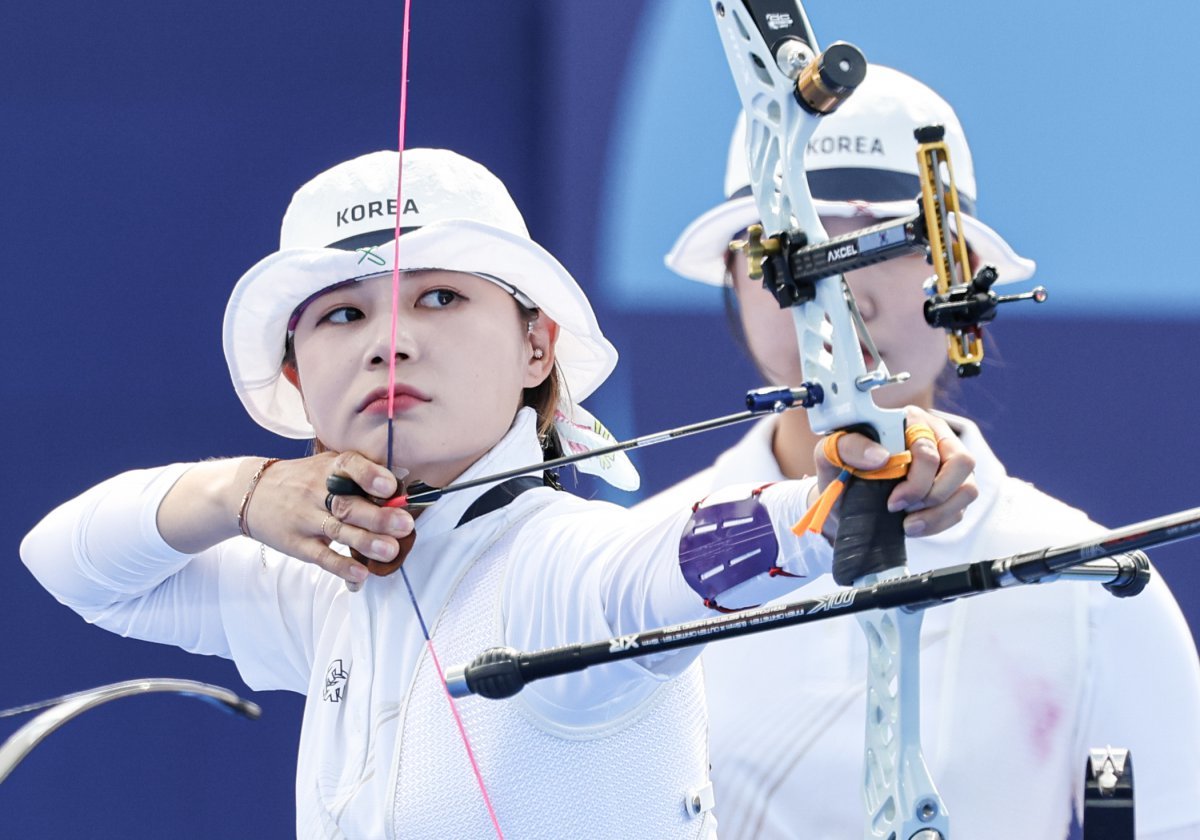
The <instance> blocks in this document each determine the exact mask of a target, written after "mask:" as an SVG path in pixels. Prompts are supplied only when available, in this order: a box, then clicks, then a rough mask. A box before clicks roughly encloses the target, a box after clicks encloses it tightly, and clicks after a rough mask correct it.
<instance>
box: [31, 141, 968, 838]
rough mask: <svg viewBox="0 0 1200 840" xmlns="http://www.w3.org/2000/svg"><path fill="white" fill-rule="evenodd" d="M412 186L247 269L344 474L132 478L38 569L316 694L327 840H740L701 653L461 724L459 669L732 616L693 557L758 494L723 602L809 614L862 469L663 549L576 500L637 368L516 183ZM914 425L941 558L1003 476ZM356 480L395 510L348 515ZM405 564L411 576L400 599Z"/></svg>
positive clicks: (779, 496) (263, 409) (303, 235)
mask: <svg viewBox="0 0 1200 840" xmlns="http://www.w3.org/2000/svg"><path fill="white" fill-rule="evenodd" d="M402 165H403V175H402V180H401V183H402V185H403V199H402V203H401V202H400V201H397V199H396V196H397V171H398V169H399V168H400V162H399V160H398V156H397V154H396V153H394V152H378V153H375V154H370V155H366V156H364V157H360V158H357V159H355V160H351V161H349V162H346V163H343V164H340V165H338V166H336V167H334V168H333V169H331V170H329V171H327V172H324V173H322V174H320V175H318V176H317V177H315V178H314V179H313V180H311V181H310V182H309V183H307V184H305V185H304V186H303V187H301V189H300V190H299V191H298V192H297V193H296V195H295V197H294V198H293V200H292V202H291V205H290V206H289V208H288V211H287V214H286V215H285V217H284V220H283V226H282V231H281V242H280V250H279V251H277V252H276V253H274V254H272V255H270V256H268V257H266V258H265V259H263V260H261V261H260V262H259V263H258V264H257V265H255V266H254V267H252V268H251V269H250V270H249V271H247V272H246V273H245V274H244V275H243V276H242V278H241V279H240V280H239V281H238V283H237V285H236V287H235V288H234V291H233V294H232V296H231V298H230V301H229V305H228V308H227V310H226V317H225V328H224V343H225V353H226V358H227V361H228V364H229V371H230V375H231V377H232V380H233V385H234V388H235V390H236V391H237V393H238V395H239V397H240V398H241V400H242V402H243V404H244V405H245V407H246V409H247V411H248V412H249V413H250V415H251V417H253V418H254V419H255V420H256V421H257V422H258V423H259V424H260V425H262V426H264V427H265V428H267V429H270V430H272V431H274V432H277V433H279V434H281V435H284V436H286V437H292V438H305V437H308V438H312V439H313V440H314V441H315V447H314V448H315V450H316V451H317V454H315V455H312V456H311V457H307V458H300V459H295V460H288V461H276V460H274V459H264V458H233V459H225V460H216V461H206V462H203V463H199V464H174V465H170V466H165V467H161V468H158V469H149V470H137V471H133V472H128V473H124V474H121V475H118V476H116V477H114V478H112V479H109V480H108V481H105V482H103V483H101V484H100V485H98V486H96V487H94V488H92V489H91V490H89V491H87V492H85V493H84V494H83V495H81V496H79V497H78V498H76V499H73V500H71V501H69V502H67V503H65V504H64V505H62V506H61V507H59V508H58V509H56V510H55V511H53V512H51V513H50V514H49V515H48V516H47V517H46V518H45V519H44V520H43V521H42V522H41V523H40V524H39V525H38V526H37V527H36V528H35V529H34V530H33V531H32V532H31V533H30V534H29V535H28V536H27V537H26V539H25V541H24V542H23V544H22V547H21V554H22V558H23V559H24V561H25V562H26V564H27V565H28V566H29V567H30V569H31V570H32V571H33V573H34V574H35V575H36V576H37V578H38V579H39V580H40V581H41V582H42V584H43V585H44V586H45V587H46V588H47V589H48V590H50V592H52V593H53V594H54V596H55V597H56V598H58V599H59V600H60V601H61V602H63V603H64V604H66V605H68V606H70V607H71V608H72V609H74V610H76V611H77V612H79V613H80V614H81V615H82V616H84V617H85V618H86V619H87V620H88V621H90V622H93V623H96V624H99V625H100V626H102V627H104V628H106V629H108V630H111V631H113V632H117V633H120V634H122V635H127V636H134V637H137V638H143V639H149V640H154V641H159V642H165V643H170V644H175V645H179V646H181V647H183V648H185V649H187V650H189V651H195V652H198V653H208V654H217V655H220V656H225V657H229V658H231V659H233V660H234V661H235V662H236V663H237V666H238V668H239V670H240V672H241V674H242V676H243V678H244V679H245V681H246V682H247V684H248V685H250V686H251V687H253V688H256V689H288V690H292V691H296V692H300V693H303V694H305V695H306V696H307V705H306V708H305V713H304V723H303V730H302V733H301V743H300V755H299V761H298V771H297V772H298V775H297V780H296V802H297V832H298V834H300V835H302V836H306V837H383V836H389V837H390V836H396V835H403V836H406V837H483V836H488V835H490V834H493V833H494V834H497V835H499V834H500V832H501V830H503V831H505V832H507V833H509V834H510V835H511V836H514V837H525V836H531V835H534V834H537V835H538V836H553V837H584V836H598V835H603V836H611V837H656V838H666V837H706V836H711V835H712V834H713V831H714V823H713V819H712V817H711V814H709V813H708V808H709V802H710V801H711V800H710V797H709V796H708V791H707V785H708V757H707V744H706V730H705V713H704V700H703V692H702V689H701V685H700V676H699V671H698V668H697V667H696V666H695V665H694V660H695V658H696V651H694V650H693V651H680V652H673V653H668V654H661V655H658V656H653V657H645V658H643V659H641V660H628V661H626V662H623V663H620V664H615V665H612V666H609V667H606V668H599V669H594V670H592V671H589V672H587V673H585V674H580V675H572V676H567V677H560V678H556V679H552V680H546V681H543V682H539V683H537V684H536V685H534V686H531V687H529V688H527V689H526V690H525V691H524V692H523V693H522V694H521V695H519V696H518V697H517V698H514V699H513V700H511V701H508V702H505V703H490V702H485V701H480V700H474V699H472V700H468V701H464V702H463V703H461V704H460V705H459V707H457V708H456V707H453V706H448V705H447V697H446V695H445V689H444V685H443V683H442V680H441V667H440V665H439V663H438V658H439V657H440V660H441V661H443V662H459V661H465V660H467V659H469V658H471V657H472V656H473V655H474V654H475V653H477V652H479V651H481V650H483V649H485V648H487V647H491V646H493V645H497V644H506V645H511V646H513V647H516V648H520V649H533V648H542V647H547V646H552V645H560V644H566V643H570V642H575V641H590V640H595V639H601V638H606V637H611V636H614V635H619V634H624V633H628V632H631V631H636V630H642V629H645V628H647V627H652V626H657V625H660V624H667V623H673V622H678V621H683V620H687V619H692V618H697V617H702V616H705V615H708V614H710V613H709V608H708V607H707V606H705V605H704V603H703V599H702V598H701V597H700V595H699V594H697V590H696V588H695V583H696V582H695V581H692V580H689V579H687V578H685V576H684V575H683V574H682V573H681V571H680V561H679V556H680V542H681V539H682V535H683V533H684V531H685V529H686V528H687V527H688V525H689V523H690V522H692V521H693V519H694V518H695V517H703V516H706V515H710V514H711V512H712V510H714V509H715V507H716V506H719V505H721V504H724V503H725V502H724V501H723V499H729V498H737V499H746V498H752V499H753V500H754V501H753V505H754V506H755V507H756V509H760V510H761V511H762V512H763V513H764V515H765V516H766V517H767V519H766V521H767V522H768V523H769V527H768V528H767V529H766V532H767V538H768V539H769V540H770V541H771V549H770V550H769V551H764V552H763V554H762V556H761V557H759V558H757V559H754V560H747V561H746V562H747V563H760V561H761V563H760V566H759V567H756V568H758V574H757V575H756V576H754V577H752V578H751V579H749V580H747V581H744V582H739V583H736V584H731V585H730V587H729V588H728V589H727V590H723V594H722V595H721V596H720V597H722V598H724V597H725V596H726V595H728V596H729V598H730V601H729V603H732V604H734V605H739V604H748V603H754V602H756V601H759V600H763V599H766V598H769V597H773V596H775V595H780V594H784V593H786V592H787V591H789V590H790V589H793V588H795V587H796V586H797V585H800V584H803V583H804V582H805V581H806V580H807V579H809V578H811V577H812V576H813V575H815V574H818V573H820V572H821V571H822V570H823V569H824V568H826V567H827V565H828V560H829V548H828V545H827V543H826V541H825V540H824V539H822V538H821V537H820V536H816V537H812V538H806V539H805V540H804V541H801V540H798V539H796V538H795V537H793V536H792V535H791V533H790V531H789V527H788V526H790V525H791V523H792V522H794V521H795V520H796V519H797V518H798V517H799V516H800V514H801V513H803V510H804V508H806V507H807V505H808V502H809V497H810V494H811V493H812V492H813V491H814V490H815V485H817V484H818V483H820V484H824V483H826V482H827V481H828V480H829V479H830V478H831V477H832V473H833V470H832V468H831V467H830V466H829V465H828V464H827V463H824V462H820V463H818V464H817V465H816V466H817V468H818V470H819V471H820V478H819V481H818V480H817V479H808V480H804V481H795V482H781V483H777V484H775V485H772V486H770V487H766V488H762V487H759V486H754V487H747V488H735V489H732V490H729V491H726V493H725V495H724V496H714V497H711V498H710V499H708V500H706V501H705V502H704V505H703V506H697V505H693V503H694V502H695V501H696V500H692V501H691V502H689V503H688V504H687V505H682V506H680V508H679V510H677V511H672V512H670V514H669V515H666V516H664V517H662V518H661V519H660V520H659V521H657V522H654V523H652V524H646V523H645V521H644V520H643V519H641V518H640V517H634V516H633V515H631V514H628V513H627V512H626V511H624V510H623V509H621V508H618V507H615V506H612V505H608V504H604V503H598V502H589V501H584V500H582V499H579V498H576V497H574V496H572V495H570V494H568V493H565V492H562V491H560V490H558V489H556V488H554V487H553V486H549V481H548V480H547V481H545V482H544V481H542V480H541V478H540V476H541V472H542V471H541V469H540V467H538V466H530V465H536V464H539V463H540V462H541V461H542V460H543V452H544V451H545V450H547V449H550V450H553V449H556V448H557V446H558V445H559V442H560V436H562V435H566V436H567V437H568V438H569V439H571V440H575V439H577V438H578V437H579V427H580V426H585V425H588V423H587V419H588V416H587V415H586V414H585V413H584V412H583V410H582V409H581V408H580V407H579V405H578V402H579V400H581V399H583V398H584V397H586V396H587V395H588V394H590V393H591V392H592V391H593V390H594V389H595V388H596V387H597V386H598V385H599V384H600V383H601V382H602V381H603V380H604V379H605V377H606V376H607V375H608V374H609V372H610V371H611V370H612V368H613V365H614V364H615V362H616V352H615V350H614V349H613V347H612V346H611V345H610V344H609V342H608V341H607V340H606V339H605V337H604V335H603V334H602V333H601V331H600V329H599V326H598V325H597V323H596V319H595V316H594V315H593V312H592V309H591V306H590V305H589V303H588V300H587V298H586V297H585V295H584V294H583V292H582V290H581V289H580V288H579V286H578V284H577V283H576V282H575V280H574V279H573V278H572V277H571V275H570V274H569V273H568V272H567V271H566V270H565V269H564V268H563V267H562V266H561V265H560V264H559V263H558V261H557V260H555V259H554V257H553V256H551V255H550V254H549V253H548V252H546V251H545V250H544V249H542V248H541V247H540V246H539V245H537V244H536V243H535V242H534V241H533V240H532V239H530V237H529V234H528V232H527V230H526V228H525V224H524V221H523V220H522V218H521V215H520V213H519V211H518V210H517V208H516V206H515V205H514V203H513V201H512V199H511V198H510V196H509V194H508V192H507V190H506V189H505V188H504V186H503V185H502V184H501V183H500V182H499V181H498V180H497V179H496V178H495V176H493V175H492V174H491V173H490V172H488V171H487V170H486V169H484V168H483V167H482V166H480V165H479V164H476V163H474V162H472V161H469V160H466V159H465V158H462V157H460V156H458V155H456V154H454V153H452V152H448V151H444V150H433V149H415V150H409V151H406V152H405V153H404V155H403V164H402ZM398 207H399V208H402V209H403V210H404V211H405V212H403V213H402V214H401V218H400V221H399V223H397V221H396V217H395V213H396V209H397V208H398ZM398 228H403V230H404V234H403V235H402V236H400V237H399V238H398V240H397V239H396V238H394V237H395V231H396V230H397V229H398ZM393 319H394V325H393ZM911 419H912V420H914V421H915V423H914V424H913V425H919V424H925V425H928V426H929V427H931V431H930V433H929V434H928V435H927V437H926V439H923V440H918V441H917V442H916V443H915V444H914V445H913V447H912V449H913V452H912V457H913V462H912V467H911V469H910V472H909V477H908V479H907V480H906V481H904V482H902V483H901V484H900V485H899V486H898V487H897V489H896V491H895V494H894V495H893V497H892V501H893V503H894V504H895V505H896V506H898V507H903V508H909V509H911V510H912V511H913V513H911V515H910V522H912V523H917V522H919V523H922V526H921V528H920V530H923V531H924V532H925V533H934V532H937V531H939V530H942V529H944V528H945V527H948V526H949V525H951V524H952V523H953V522H955V521H957V520H958V519H959V518H960V517H961V515H962V511H963V509H964V508H965V506H966V504H967V503H968V501H969V499H970V498H972V497H973V493H974V488H973V480H972V479H971V478H970V472H971V466H972V465H971V461H970V458H969V457H968V456H967V455H966V454H965V453H964V452H963V450H962V448H961V446H959V444H958V443H957V442H956V440H955V439H954V436H953V434H952V433H951V432H950V431H949V428H948V427H947V426H946V425H945V423H944V422H943V421H941V420H939V419H937V418H934V417H932V416H930V415H927V414H926V413H924V412H920V411H918V410H914V412H913V414H912V415H911ZM933 438H938V439H941V440H940V453H939V445H938V444H937V442H936V441H934V440H933ZM839 448H840V452H841V455H842V457H843V458H844V459H845V460H846V461H847V462H849V463H851V464H854V465H856V466H860V467H863V468H866V469H871V468H875V467H878V466H880V465H881V461H882V460H883V459H884V458H885V457H886V452H883V451H882V449H881V448H880V447H878V446H876V445H874V444H872V443H871V442H870V441H868V440H866V439H865V438H862V437H858V436H853V435H851V436H847V437H844V438H842V440H841V443H840V445H839ZM525 466H529V467H530V468H529V472H530V473H531V474H532V475H533V476H534V480H533V481H528V480H526V481H523V482H518V483H516V484H513V483H509V482H506V483H504V484H503V485H501V487H500V489H496V484H495V483H493V484H492V486H490V487H489V486H486V485H485V486H480V487H475V488H472V489H468V490H463V491H461V492H451V493H446V494H445V495H444V496H442V497H441V498H440V499H439V500H438V501H436V502H435V503H433V504H432V505H430V506H429V507H427V508H426V509H424V511H423V512H421V513H420V516H419V518H418V519H417V520H416V521H415V522H414V514H413V513H410V512H409V511H408V510H405V509H404V508H402V507H391V506H389V505H387V504H384V503H383V502H384V501H385V500H388V499H390V498H392V497H394V496H396V495H397V494H398V493H400V492H402V491H403V490H404V488H405V485H407V484H408V483H409V481H410V480H411V481H413V482H415V481H418V480H419V481H420V482H423V483H424V484H427V485H431V486H433V487H446V486H447V485H451V484H453V483H456V482H457V483H461V482H465V481H468V480H470V479H474V478H480V477H486V476H489V475H493V474H497V473H500V472H504V471H506V470H510V469H519V468H522V467H525ZM389 467H391V469H389ZM331 476H338V477H341V478H342V479H348V480H350V481H352V482H353V483H354V484H355V485H357V487H358V488H361V489H362V490H363V492H364V495H363V496H359V495H353V494H341V495H336V494H333V493H329V492H327V489H326V488H327V480H328V479H329V478H330V477H331ZM706 511H707V512H709V513H708V514H706V513H705V512H706ZM414 528H417V530H419V536H418V537H416V538H415V541H414V539H413V535H414ZM402 546H403V548H402ZM727 550H728V551H729V552H730V558H731V559H732V558H733V552H735V551H736V546H729V547H728V548H727ZM405 552H407V553H405ZM350 555H353V556H350ZM360 559H361V560H365V561H367V564H369V566H370V568H371V569H372V570H375V571H377V572H380V574H378V575H375V576H371V577H369V578H368V568H367V565H364V564H363V563H362V562H359V560H360ZM401 563H402V564H403V569H402V571H403V573H404V574H395V575H389V574H383V572H386V571H389V570H392V569H394V568H395V567H396V566H398V565H400V564H401ZM779 572H786V574H785V575H780V574H778V573H779ZM797 578H798V579H797ZM718 581H719V578H718ZM718 588H720V587H718ZM418 607H419V610H418V609H417V608H418ZM429 637H432V643H431V644H427V643H426V642H427V639H428V638H429ZM460 714H461V726H459V725H457V724H456V721H457V720H459V715H460ZM460 733H461V737H460ZM473 771H474V772H473ZM477 782H478V784H477ZM631 786H633V787H635V788H636V795H633V796H631V795H630V788H631Z"/></svg>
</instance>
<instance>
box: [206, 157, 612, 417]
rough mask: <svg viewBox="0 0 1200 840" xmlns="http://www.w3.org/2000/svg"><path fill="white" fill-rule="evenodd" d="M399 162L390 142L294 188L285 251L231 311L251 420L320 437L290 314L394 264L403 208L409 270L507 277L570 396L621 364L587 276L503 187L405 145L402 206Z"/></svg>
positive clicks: (256, 273)
mask: <svg viewBox="0 0 1200 840" xmlns="http://www.w3.org/2000/svg"><path fill="white" fill-rule="evenodd" d="M399 167H400V155H399V153H397V152H389V151H383V152H373V153H371V154H368V155H363V156H362V157H359V158H355V159H354V160H350V161H347V162H345V163H341V164H338V165H337V166H335V167H333V168H332V169H329V170H327V171H325V172H322V173H321V174H320V175H317V176H316V177H315V178H313V179H312V180H311V181H309V182H308V183H307V184H305V185H304V186H302V187H301V188H300V189H299V190H297V191H296V194H295V195H294V196H293V197H292V202H291V204H290V205H288V209H287V213H286V214H285V215H284V217H283V226H282V228H281V230H280V234H279V250H278V251H276V252H275V253H274V254H271V255H270V256H268V257H266V258H264V259H262V260H260V261H259V262H258V264H256V265H255V266H254V267H253V268H251V269H250V270H249V271H247V272H246V273H245V274H243V275H242V277H241V279H240V280H238V282H237V285H236V286H235V287H234V289H233V293H232V294H231V295H230V297H229V304H228V306H227V307H226V309H225V326H224V346H225V359H226V361H227V362H228V364H229V374H230V376H231V377H232V379H233V387H234V389H235V390H236V391H237V394H238V396H239V397H240V398H241V400H242V404H243V405H244V406H245V407H246V411H248V412H249V413H250V416H251V417H253V418H254V420H255V422H257V423H258V424H259V425H260V426H263V427H264V428H266V429H269V430H271V431H272V432H276V433H278V434H280V435H283V436H284V437H289V438H310V437H312V436H313V434H314V432H313V428H312V426H311V425H309V422H308V419H307V417H306V416H305V412H304V405H303V402H302V401H301V397H300V393H299V392H298V391H297V390H296V389H295V388H294V387H293V386H292V385H291V383H289V382H288V381H287V380H286V379H285V378H284V377H283V375H282V361H283V354H284V344H285V341H286V337H287V330H288V321H289V319H290V318H291V316H292V313H293V311H294V310H295V309H296V307H297V306H299V305H300V304H301V303H303V302H304V301H306V300H308V298H310V297H312V296H313V295H315V294H316V293H318V292H320V291H321V290H323V289H326V288H328V287H330V286H333V285H336V284H338V283H342V282H345V281H347V280H362V279H365V278H367V277H374V276H378V275H380V274H387V273H390V272H391V271H392V269H393V262H394V260H395V255H396V242H395V226H396V210H397V209H399V210H400V220H401V221H400V224H401V230H402V231H403V236H402V237H401V240H400V243H399V253H400V257H399V262H400V270H401V271H415V270H421V269H443V270H446V271H461V272H466V273H470V274H479V275H483V276H485V277H486V278H487V279H489V280H492V281H493V282H496V281H500V285H501V286H503V287H505V288H506V289H507V290H508V291H509V292H512V293H513V294H514V296H515V297H516V298H517V299H518V300H519V301H521V302H522V303H525V304H528V303H532V304H533V306H535V307H537V308H538V309H541V310H542V311H544V312H545V313H546V315H547V316H548V317H549V318H551V319H553V320H554V321H555V322H556V323H557V324H558V326H559V333H558V342H557V344H556V345H555V347H556V350H555V352H556V359H557V361H558V365H559V368H560V369H561V370H562V373H563V377H564V378H565V380H566V386H567V391H568V392H569V394H570V399H571V400H572V401H580V400H582V399H584V398H585V397H587V396H588V395H589V394H591V393H592V392H593V391H594V390H596V388H597V387H599V386H600V384H601V383H602V382H603V381H604V380H605V379H606V378H607V377H608V375H609V373H611V372H612V369H613V367H614V366H615V365H616V363H617V351H616V349H615V348H614V347H613V346H612V344H611V343H609V341H608V339H606V338H605V337H604V335H603V333H601V332H600V326H599V324H597V322H596V316H595V313H594V312H593V311H592V307H591V304H590V303H589V302H588V299H587V296H586V295H584V293H583V290H582V289H581V288H580V287H579V284H578V283H577V282H575V279H574V278H573V277H572V276H571V274H570V273H569V272H568V271H567V270H566V269H565V268H564V267H563V266H562V265H561V264H560V263H559V262H558V260H556V259H555V258H554V257H553V256H551V254H550V253H549V252H548V251H546V250H545V249H544V248H542V247H541V246H540V245H538V244H537V243H536V242H534V241H533V240H532V239H530V238H529V231H528V230H527V229H526V227H525V221H524V219H522V217H521V213H520V211H519V210H518V209H517V206H516V204H515V203H514V202H513V200H512V197H511V196H510V195H509V194H508V190H507V189H505V187H504V184H502V183H501V182H500V180H499V179H498V178H497V177H496V176H495V175H493V174H492V173H491V172H489V171H488V170H487V169H486V168H484V167H483V166H481V165H480V164H478V163H475V162H474V161H471V160H468V159H467V158H465V157H463V156H461V155H459V154H456V153H454V152H451V151H447V150H445V149H407V150H405V152H404V174H403V193H402V195H401V198H400V200H401V202H403V206H402V207H400V208H397V206H396V176H397V172H398V170H399ZM510 286H511V287H512V288H509V287H510ZM567 407H568V408H572V409H573V410H574V411H576V412H581V411H582V409H579V408H578V407H577V406H567ZM589 417H590V416H589Z"/></svg>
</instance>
